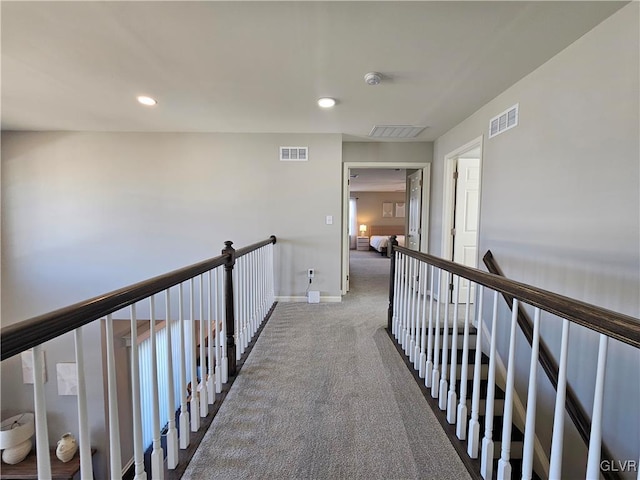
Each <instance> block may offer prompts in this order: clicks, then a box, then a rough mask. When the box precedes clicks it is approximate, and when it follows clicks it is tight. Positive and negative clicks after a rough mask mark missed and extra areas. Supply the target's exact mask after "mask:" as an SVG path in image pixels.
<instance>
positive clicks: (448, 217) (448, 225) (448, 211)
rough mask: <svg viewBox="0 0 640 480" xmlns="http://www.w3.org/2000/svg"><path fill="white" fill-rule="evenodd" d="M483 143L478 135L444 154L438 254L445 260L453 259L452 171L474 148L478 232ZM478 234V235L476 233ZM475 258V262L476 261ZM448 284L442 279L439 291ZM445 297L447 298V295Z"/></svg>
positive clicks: (482, 136)
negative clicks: (477, 173) (476, 156)
mask: <svg viewBox="0 0 640 480" xmlns="http://www.w3.org/2000/svg"><path fill="white" fill-rule="evenodd" d="M483 144H484V135H480V136H479V137H477V138H474V139H473V140H471V141H470V142H467V143H465V144H464V145H462V146H460V147H458V148H456V149H455V150H453V151H451V152H449V153H447V154H446V155H445V156H444V180H443V202H442V243H441V249H440V256H441V257H442V258H444V259H445V260H450V261H453V242H452V241H451V236H452V235H451V229H452V228H453V222H454V217H453V216H454V214H455V204H456V199H455V193H456V192H455V188H454V182H453V181H452V179H453V172H455V171H456V165H457V162H458V157H461V156H463V155H464V154H465V153H467V152H469V151H471V150H474V149H476V148H478V147H479V148H480V186H479V189H478V197H479V198H480V200H479V201H478V234H479V233H480V221H481V218H482V217H481V215H480V210H481V205H482V201H481V199H482V157H483V155H484V152H483ZM478 236H479V235H478ZM479 254H480V250H478V255H479ZM477 260H478V259H477V258H476V262H477ZM448 288H449V287H448V286H447V285H446V281H445V280H442V283H441V284H440V290H439V292H448V291H449V290H448ZM445 298H449V295H447V296H446V297H445Z"/></svg>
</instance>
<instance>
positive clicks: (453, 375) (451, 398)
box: [447, 275, 460, 425]
mask: <svg viewBox="0 0 640 480" xmlns="http://www.w3.org/2000/svg"><path fill="white" fill-rule="evenodd" d="M455 285H456V292H459V291H460V276H459V275H456V280H455ZM458 303H459V302H458V295H457V294H456V298H455V299H454V303H453V320H452V322H451V323H452V327H453V335H452V336H451V368H450V369H449V394H448V396H447V422H449V423H450V424H451V425H453V424H454V423H456V403H458V397H457V395H456V381H457V379H458V372H457V368H458Z"/></svg>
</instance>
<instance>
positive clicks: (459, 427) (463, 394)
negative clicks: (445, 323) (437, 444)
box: [456, 281, 471, 440]
mask: <svg viewBox="0 0 640 480" xmlns="http://www.w3.org/2000/svg"><path fill="white" fill-rule="evenodd" d="M468 287H469V288H467V304H466V305H465V308H464V333H463V337H462V365H461V367H462V369H461V371H460V401H459V403H458V413H457V422H456V436H457V437H458V439H460V440H466V438H467V382H468V381H469V310H470V309H471V281H469V283H468Z"/></svg>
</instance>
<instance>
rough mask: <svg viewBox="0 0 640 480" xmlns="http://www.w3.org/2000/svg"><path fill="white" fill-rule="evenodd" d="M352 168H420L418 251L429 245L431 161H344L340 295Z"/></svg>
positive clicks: (346, 258) (344, 284) (345, 267)
mask: <svg viewBox="0 0 640 480" xmlns="http://www.w3.org/2000/svg"><path fill="white" fill-rule="evenodd" d="M352 168H388V169H394V168H402V169H405V170H411V169H414V170H418V169H420V168H421V169H422V200H423V201H422V207H421V208H422V216H421V225H422V226H421V227H420V228H421V229H422V235H421V238H420V251H421V252H427V251H428V247H429V192H430V187H431V163H429V162H420V163H416V162H344V163H343V164H342V266H341V276H340V279H341V282H340V283H341V289H342V295H346V293H347V291H348V288H347V287H348V281H347V275H348V273H349V171H350V170H351V169H352Z"/></svg>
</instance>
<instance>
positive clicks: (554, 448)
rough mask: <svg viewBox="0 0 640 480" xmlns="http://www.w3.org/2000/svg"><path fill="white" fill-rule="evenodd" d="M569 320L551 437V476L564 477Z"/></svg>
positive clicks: (563, 340) (565, 324) (564, 326)
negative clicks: (563, 455) (563, 451)
mask: <svg viewBox="0 0 640 480" xmlns="http://www.w3.org/2000/svg"><path fill="white" fill-rule="evenodd" d="M568 346H569V320H562V338H561V340H560V365H559V366H558V386H557V388H556V404H555V410H554V415H553V435H552V437H551V457H550V460H549V478H562V450H563V447H564V408H565V406H564V405H565V401H566V394H567V358H568V353H569V352H568V350H569V347H568Z"/></svg>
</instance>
